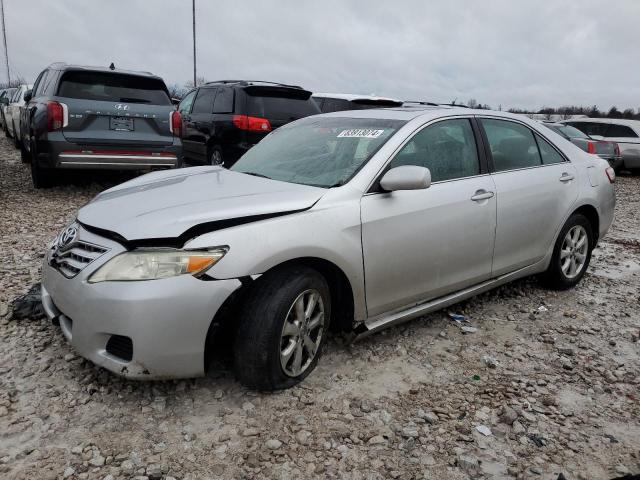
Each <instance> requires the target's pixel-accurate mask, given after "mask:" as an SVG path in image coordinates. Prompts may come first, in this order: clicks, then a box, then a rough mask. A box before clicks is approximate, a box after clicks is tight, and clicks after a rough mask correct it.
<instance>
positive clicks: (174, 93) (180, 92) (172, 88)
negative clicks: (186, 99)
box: [168, 83, 187, 100]
mask: <svg viewBox="0 0 640 480" xmlns="http://www.w3.org/2000/svg"><path fill="white" fill-rule="evenodd" d="M168 89H169V96H170V97H171V98H177V99H178V100H182V97H183V96H184V94H185V93H187V92H186V88H185V87H181V86H180V85H178V84H177V83H174V84H171V85H169V87H168Z"/></svg>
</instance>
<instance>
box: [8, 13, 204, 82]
mask: <svg viewBox="0 0 640 480" xmlns="http://www.w3.org/2000/svg"><path fill="white" fill-rule="evenodd" d="M194 2H195V0H194ZM0 16H2V40H3V42H4V60H5V62H6V66H7V86H9V85H10V84H11V75H10V74H9V50H8V49H7V30H6V27H5V24H4V0H0ZM194 38H195V37H194ZM194 48H195V46H194ZM194 68H195V67H194Z"/></svg>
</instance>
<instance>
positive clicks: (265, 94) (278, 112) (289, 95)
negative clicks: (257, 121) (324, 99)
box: [245, 88, 321, 120]
mask: <svg viewBox="0 0 640 480" xmlns="http://www.w3.org/2000/svg"><path fill="white" fill-rule="evenodd" d="M245 93H246V94H247V113H246V114H247V115H250V116H254V117H263V118H274V119H279V120H297V119H298V118H303V117H308V116H309V115H316V114H318V113H321V112H320V109H319V108H318V105H317V104H316V103H315V102H314V101H313V100H312V99H311V94H310V93H309V92H305V91H304V90H299V91H298V90H293V89H275V88H274V89H262V88H259V89H251V88H247V89H245Z"/></svg>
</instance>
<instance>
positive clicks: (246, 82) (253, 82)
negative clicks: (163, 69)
mask: <svg viewBox="0 0 640 480" xmlns="http://www.w3.org/2000/svg"><path fill="white" fill-rule="evenodd" d="M216 83H224V84H229V83H239V84H240V85H246V86H248V85H276V86H279V87H287V88H299V89H300V90H303V88H302V87H301V86H299V85H288V84H286V83H279V82H268V81H266V80H214V81H212V82H207V83H205V85H212V84H216Z"/></svg>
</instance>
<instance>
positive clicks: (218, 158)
mask: <svg viewBox="0 0 640 480" xmlns="http://www.w3.org/2000/svg"><path fill="white" fill-rule="evenodd" d="M209 165H217V166H219V167H223V166H224V157H223V156H222V149H221V148H220V147H218V146H217V145H216V146H214V147H213V148H212V149H211V152H210V153H209Z"/></svg>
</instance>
